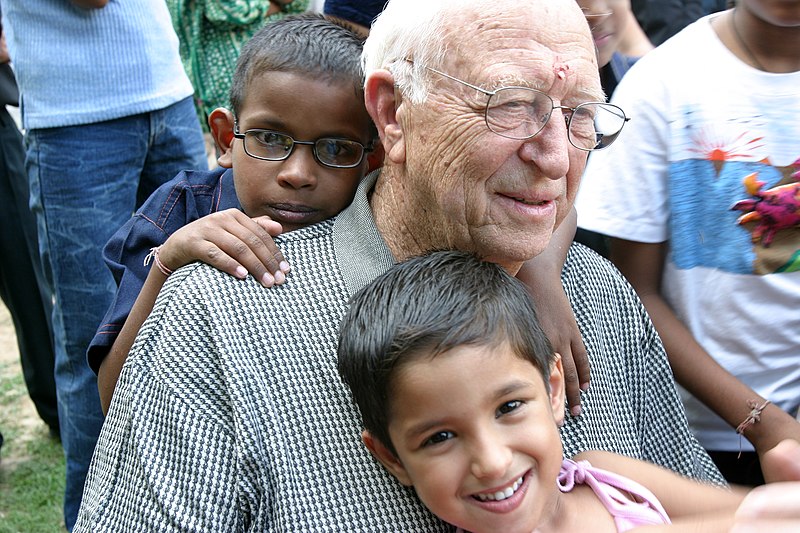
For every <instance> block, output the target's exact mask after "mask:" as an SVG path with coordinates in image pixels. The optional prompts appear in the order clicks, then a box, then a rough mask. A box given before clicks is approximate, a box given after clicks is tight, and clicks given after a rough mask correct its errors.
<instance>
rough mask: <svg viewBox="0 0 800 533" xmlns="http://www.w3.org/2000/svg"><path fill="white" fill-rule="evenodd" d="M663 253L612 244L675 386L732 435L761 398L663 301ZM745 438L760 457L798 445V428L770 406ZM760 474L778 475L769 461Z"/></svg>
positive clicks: (659, 247)
mask: <svg viewBox="0 0 800 533" xmlns="http://www.w3.org/2000/svg"><path fill="white" fill-rule="evenodd" d="M666 251H667V244H666V243H656V244H648V243H639V242H633V241H626V240H622V239H611V260H612V261H613V262H614V264H615V265H616V266H617V268H619V270H620V271H621V272H622V274H623V275H624V276H625V277H626V278H627V279H628V281H629V282H630V283H631V285H633V287H634V289H636V292H637V293H638V295H639V298H641V300H642V303H643V304H644V306H645V308H646V309H647V312H648V314H649V315H650V317H651V318H652V320H653V324H654V325H655V327H656V330H657V331H658V333H659V336H660V337H661V339H662V340H663V342H664V348H665V349H666V351H667V356H668V358H669V362H670V366H671V367H672V370H673V372H674V374H675V379H676V381H677V382H678V383H680V384H681V385H682V386H683V387H685V388H686V389H687V390H688V391H689V392H690V393H691V394H693V395H694V396H695V397H696V398H697V399H699V400H700V401H701V402H703V403H704V404H705V405H706V406H708V407H709V408H710V409H711V410H713V411H714V412H715V413H717V414H718V415H719V416H720V417H722V418H723V419H724V420H725V421H726V422H727V423H728V424H730V426H731V431H733V429H734V428H736V427H737V426H738V425H739V424H740V423H741V422H742V421H744V420H745V419H746V418H747V416H748V414H749V413H750V409H751V408H750V407H749V406H748V401H749V400H755V401H757V402H758V405H762V404H763V403H764V398H762V397H761V396H759V395H758V394H756V392H755V391H753V390H752V389H751V388H750V387H748V386H747V385H745V384H744V383H742V382H741V381H739V379H738V378H736V377H735V376H734V375H732V374H731V373H730V372H728V371H727V370H726V369H724V368H723V367H722V366H720V365H719V364H718V363H717V362H716V361H715V360H714V359H713V358H712V357H711V355H709V354H708V352H706V351H705V350H704V349H703V348H702V347H701V346H700V345H699V344H698V343H697V341H696V340H695V339H694V337H693V336H692V334H691V332H690V331H689V330H688V329H687V327H686V326H685V325H684V324H683V322H681V321H680V320H679V319H678V317H677V316H676V315H675V313H674V312H673V311H672V308H670V306H669V304H667V302H666V300H664V298H663V297H662V296H661V274H662V271H663V268H664V260H665V257H666ZM744 436H745V437H746V438H747V439H748V440H749V441H750V442H751V443H752V444H753V446H754V447H755V449H756V451H757V452H758V454H759V456H762V455H763V454H764V453H765V452H767V451H768V450H770V449H772V448H773V447H775V445H777V444H778V442H780V441H782V440H784V439H795V440H798V441H800V423H798V421H797V420H795V419H794V418H792V417H791V416H790V415H789V414H788V413H786V412H784V411H783V410H782V409H781V408H779V407H776V406H774V405H772V404H770V405H768V406H767V407H766V408H765V409H764V411H763V412H762V413H761V421H760V422H758V423H756V424H751V425H750V426H749V427H748V428H747V429H746V430H745V432H744ZM762 470H763V471H764V475H765V477H767V478H770V477H773V478H774V477H775V476H777V475H779V474H778V473H777V472H772V471H771V470H772V469H771V467H770V463H769V462H767V463H766V464H765V465H763V466H762Z"/></svg>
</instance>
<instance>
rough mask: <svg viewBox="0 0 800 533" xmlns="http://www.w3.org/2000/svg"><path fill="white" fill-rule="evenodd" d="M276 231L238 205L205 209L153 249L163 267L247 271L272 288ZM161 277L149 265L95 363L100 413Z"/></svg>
mask: <svg viewBox="0 0 800 533" xmlns="http://www.w3.org/2000/svg"><path fill="white" fill-rule="evenodd" d="M281 230H282V228H281V226H280V224H278V223H277V222H274V221H272V220H270V219H269V218H268V217H259V218H256V219H251V218H249V217H248V216H247V215H245V214H244V213H242V212H241V211H239V210H238V209H227V210H225V211H219V212H216V213H211V214H210V215H207V216H205V217H202V218H200V219H197V220H195V221H193V222H190V223H189V224H187V225H185V226H184V227H182V228H180V229H179V230H177V231H176V232H175V233H173V234H172V235H171V236H170V237H169V238H168V239H167V240H166V241H165V242H164V244H162V245H161V246H160V247H159V249H158V250H159V251H158V261H160V262H161V264H162V265H164V267H166V268H167V269H169V270H176V269H178V268H180V267H182V266H184V265H188V264H189V263H192V262H195V261H203V262H205V263H208V264H210V265H211V266H213V267H215V268H217V269H218V270H222V271H223V272H227V273H228V274H230V275H232V276H234V277H237V278H240V279H242V278H245V277H246V276H247V274H248V272H249V273H250V274H251V275H252V276H253V277H255V278H256V279H258V280H259V281H260V282H261V284H262V285H264V286H265V287H272V286H273V285H275V284H281V283H283V282H284V280H285V279H286V278H285V275H286V273H287V272H288V271H289V265H288V263H286V260H285V259H284V258H283V255H282V254H281V252H280V250H278V248H277V247H276V246H275V243H274V241H273V240H272V236H273V235H276V236H277V235H280V233H281ZM273 273H274V274H273ZM166 280H167V275H166V274H165V273H163V272H162V271H161V269H159V268H158V267H157V266H156V265H155V264H152V265H151V268H150V271H149V272H148V274H147V278H145V281H144V285H143V286H142V288H141V290H140V291H139V294H138V296H137V297H136V301H135V302H134V304H133V307H132V308H131V310H130V313H129V315H128V317H127V318H126V319H125V323H124V324H123V326H122V329H121V330H120V332H119V335H118V336H117V338H116V339H115V340H114V343H113V344H112V345H111V349H110V350H109V352H108V355H106V357H105V358H104V359H103V361H102V363H100V369H99V371H98V374H97V387H98V391H99V393H100V405H101V407H102V408H103V412H104V413H107V412H108V408H109V406H110V405H111V398H112V396H113V394H114V388H115V387H116V384H117V379H118V378H119V374H120V372H121V370H122V365H123V364H124V363H125V360H126V359H127V357H128V352H129V351H130V349H131V346H133V342H134V340H136V335H137V334H138V333H139V329H140V328H141V327H142V324H144V321H145V320H146V319H147V317H148V315H149V314H150V312H151V311H152V310H153V305H154V304H155V301H156V298H157V297H158V293H159V291H160V290H161V287H162V286H163V285H164V282H165V281H166Z"/></svg>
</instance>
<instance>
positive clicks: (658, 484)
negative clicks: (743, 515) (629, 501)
mask: <svg viewBox="0 0 800 533" xmlns="http://www.w3.org/2000/svg"><path fill="white" fill-rule="evenodd" d="M581 459H585V460H587V461H589V462H590V463H591V464H592V466H595V467H597V468H602V469H604V470H608V471H610V472H614V473H615V474H619V475H622V476H625V477H627V478H629V479H631V480H633V481H635V482H637V483H639V484H640V485H642V486H643V487H645V488H646V489H648V490H649V491H650V492H652V493H653V495H655V497H656V498H657V499H658V501H659V502H660V503H661V505H662V506H663V507H664V510H665V511H666V512H667V516H669V518H670V520H671V521H672V522H673V524H674V525H673V527H669V528H666V529H669V530H670V531H684V530H685V531H709V532H711V531H728V530H729V529H730V527H731V526H732V524H733V520H734V514H735V512H736V509H737V507H739V505H740V504H741V503H742V501H743V500H744V497H745V496H746V494H747V491H746V490H745V489H742V488H733V489H730V490H729V489H726V488H723V487H718V486H714V485H709V484H705V483H700V482H699V481H696V480H692V479H689V478H685V477H683V476H681V475H679V474H677V473H675V472H673V471H672V470H668V469H666V468H663V467H660V466H657V465H654V464H652V463H648V462H646V461H641V460H638V459H632V458H630V457H626V456H623V455H618V454H615V453H611V452H606V451H600V450H592V451H587V452H583V453H580V454H578V455H577V456H575V460H581ZM698 525H702V526H703V527H702V528H701V529H698ZM683 526H685V528H684V527H683ZM640 529H641V531H649V530H654V531H655V530H659V529H663V526H659V527H653V526H648V527H643V528H637V529H636V530H635V531H639V530H640Z"/></svg>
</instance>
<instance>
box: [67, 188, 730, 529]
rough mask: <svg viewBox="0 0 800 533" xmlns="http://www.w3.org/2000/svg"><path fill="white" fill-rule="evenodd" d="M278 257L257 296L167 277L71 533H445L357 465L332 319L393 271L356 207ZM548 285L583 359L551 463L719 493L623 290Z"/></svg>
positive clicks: (592, 273)
mask: <svg viewBox="0 0 800 533" xmlns="http://www.w3.org/2000/svg"><path fill="white" fill-rule="evenodd" d="M370 181H371V182H374V176H373V177H371V180H370ZM369 185H371V183H369V182H368V183H367V184H366V186H369ZM279 246H280V247H281V250H282V251H283V254H284V256H285V257H286V258H287V260H288V261H289V263H290V264H291V265H292V272H291V275H290V277H289V281H288V283H286V284H285V285H282V286H279V287H274V288H272V289H265V288H263V287H261V286H260V285H259V284H258V283H257V282H255V281H254V280H253V279H252V278H248V279H246V280H237V279H235V278H233V277H231V276H228V275H226V274H224V273H221V272H219V271H217V270H215V269H213V268H212V267H209V266H207V265H200V264H194V265H189V266H187V267H184V268H182V269H180V270H178V271H177V272H176V273H175V274H173V275H172V276H170V278H169V280H168V282H167V284H166V285H165V286H164V289H163V290H162V292H161V295H160V296H159V298H158V301H157V303H156V307H155V309H154V310H153V312H152V314H151V316H150V318H149V319H148V320H147V321H146V323H145V325H144V326H143V329H142V331H141V332H140V334H139V336H138V338H137V340H136V343H135V344H134V347H133V349H132V351H131V355H130V356H129V358H128V361H127V362H126V364H125V366H124V368H123V371H122V374H121V376H120V379H119V383H118V385H117V389H116V392H115V394H114V399H113V401H112V404H111V408H110V411H109V414H108V417H107V419H106V423H105V425H104V427H103V431H102V433H101V435H100V440H99V442H98V445H97V449H96V452H95V456H94V460H93V462H92V466H91V469H90V472H89V476H88V478H87V483H86V489H85V493H84V500H83V505H82V507H81V512H80V515H79V519H78V523H77V525H76V527H75V531H76V532H82V531H93V532H104V531H108V532H125V531H137V532H138V531H159V532H166V531H215V532H216V531H275V532H278V531H280V532H289V531H302V532H325V531H346V532H356V531H370V532H380V531H387V532H388V531H402V532H415V531H419V532H435V531H447V530H448V528H447V526H446V525H445V524H442V523H441V522H439V521H438V520H436V519H435V518H434V517H433V516H432V515H430V514H429V513H428V512H427V511H426V510H425V509H424V508H423V507H422V505H421V504H420V503H419V502H418V501H417V500H416V498H415V497H414V495H413V492H412V491H411V490H410V489H407V488H405V487H402V486H401V485H400V484H399V483H397V482H396V481H395V480H394V478H392V477H390V476H389V475H388V474H387V473H385V472H384V470H383V469H382V467H381V466H380V465H379V464H378V463H377V462H375V461H374V460H373V459H372V458H371V457H370V455H369V453H368V452H367V451H366V449H365V448H364V447H363V445H362V443H361V441H360V424H359V419H358V413H357V411H356V408H355V407H354V405H353V404H352V402H351V399H350V396H349V393H348V391H347V390H346V388H345V386H344V385H343V383H342V382H341V381H340V379H339V377H338V374H337V372H336V361H335V357H336V342H337V333H338V325H339V321H340V319H341V317H342V316H343V314H344V311H345V309H346V305H347V301H348V300H349V298H350V296H351V295H352V294H353V292H354V291H355V290H357V289H358V288H360V286H362V285H363V284H364V283H366V282H367V281H368V280H369V276H370V275H374V274H375V273H377V272H381V271H384V270H386V269H387V268H389V267H390V266H391V263H392V259H391V254H390V253H389V251H388V249H387V248H386V245H385V243H384V242H383V241H382V240H381V239H380V236H379V235H378V233H377V230H376V228H375V226H374V223H373V222H372V217H371V214H370V211H369V206H368V204H367V201H366V195H365V192H364V190H360V191H359V193H358V195H357V200H356V202H355V203H354V205H353V206H351V208H349V209H348V210H346V211H345V212H343V213H342V214H340V215H339V217H337V219H336V220H335V221H327V222H324V223H321V224H318V225H316V226H312V227H309V228H305V229H302V230H298V231H296V232H292V233H289V234H287V235H285V236H282V237H281V238H280V239H279ZM365 273H366V274H365ZM563 276H564V278H563V279H564V284H565V287H566V289H567V291H568V293H569V295H570V298H572V301H573V302H574V306H575V311H576V314H577V317H578V321H579V325H580V327H581V330H582V331H583V333H584V335H585V341H586V345H587V349H588V350H589V353H590V356H591V358H592V361H591V362H592V384H591V387H590V390H589V391H588V392H587V393H585V396H584V412H585V414H584V415H583V416H581V417H580V418H578V419H572V418H570V419H569V420H568V421H567V423H566V425H565V427H564V428H563V437H564V442H565V447H566V449H565V452H566V453H567V454H570V455H571V454H574V453H577V452H580V451H582V450H586V449H592V448H602V449H607V450H612V451H616V452H620V453H624V454H626V455H630V456H633V457H641V458H644V459H648V460H651V461H653V462H656V463H659V464H662V465H664V466H667V467H669V468H672V469H674V470H676V471H678V472H681V473H683V474H686V475H690V476H695V477H699V478H703V479H709V478H710V479H717V480H718V479H720V478H719V477H718V476H719V475H718V473H717V472H716V469H715V468H714V467H713V465H712V464H711V463H710V460H709V459H708V456H707V455H706V454H705V453H704V452H703V450H702V449H701V448H700V447H699V445H698V444H697V443H696V441H695V440H694V439H693V438H692V437H691V435H690V433H689V430H688V428H687V426H686V420H685V417H684V415H683V411H682V408H681V406H680V401H679V399H678V397H677V394H676V392H675V388H674V385H673V383H672V377H671V374H670V372H669V368H668V366H667V363H666V358H665V355H664V352H663V348H662V347H661V344H660V341H658V338H657V336H656V334H655V332H654V329H653V327H652V325H651V324H650V322H649V319H648V318H647V315H646V314H645V312H644V310H643V308H642V306H641V304H640V303H639V302H638V299H636V296H635V294H634V293H633V291H632V290H631V289H630V287H629V286H628V285H627V284H626V283H625V282H624V280H622V278H621V276H620V275H619V274H618V273H617V272H616V271H615V270H614V269H613V267H612V266H610V264H609V263H607V262H604V261H603V260H602V259H600V258H599V257H597V256H596V255H594V254H593V253H592V252H590V251H588V250H586V249H584V248H582V247H580V246H574V247H573V249H572V250H571V252H570V254H569V258H568V262H567V265H566V267H565V269H564V275H563Z"/></svg>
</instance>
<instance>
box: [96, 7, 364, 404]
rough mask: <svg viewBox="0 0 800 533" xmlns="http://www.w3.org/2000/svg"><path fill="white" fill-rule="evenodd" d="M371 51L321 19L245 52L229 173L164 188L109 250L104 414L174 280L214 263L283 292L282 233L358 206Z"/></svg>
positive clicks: (193, 174)
mask: <svg viewBox="0 0 800 533" xmlns="http://www.w3.org/2000/svg"><path fill="white" fill-rule="evenodd" d="M301 43H305V44H308V46H306V45H305V44H301ZM361 49H362V41H361V39H360V38H359V37H358V36H356V35H355V34H353V33H352V32H350V31H349V30H347V29H345V28H343V27H341V26H339V25H336V24H333V23H331V22H329V21H327V20H325V19H324V18H322V17H321V16H319V15H304V16H298V17H292V18H289V19H286V20H282V21H278V22H275V23H273V24H270V25H269V26H267V27H266V28H265V29H262V30H261V31H259V32H258V33H257V34H256V35H255V36H254V37H253V38H252V39H251V40H250V41H248V43H247V44H246V45H245V46H244V47H243V49H242V54H241V56H240V59H239V63H238V65H237V70H236V74H235V76H234V79H233V87H232V89H231V108H232V112H231V111H229V110H227V109H223V108H220V109H217V110H215V111H214V112H212V113H211V116H210V118H209V124H210V126H211V131H212V134H213V136H214V140H215V142H216V143H217V145H218V147H219V149H220V154H221V155H220V156H219V158H218V162H219V165H220V166H219V167H218V168H217V169H215V170H212V171H186V172H181V173H180V174H179V175H177V176H176V177H175V178H174V179H173V180H172V181H170V182H169V183H166V184H165V185H163V186H162V187H161V188H160V189H159V190H158V191H156V192H155V193H154V194H153V195H152V196H151V197H150V198H149V199H148V200H147V202H145V204H144V205H143V206H142V208H141V209H140V210H139V211H138V212H137V213H136V215H135V216H134V217H133V218H131V220H129V221H128V222H127V223H126V224H125V225H124V226H123V227H122V228H120V229H119V231H117V233H116V234H115V235H114V236H113V237H112V238H111V240H110V241H109V242H108V244H107V245H106V247H105V250H104V252H103V253H104V256H105V260H106V263H107V264H108V265H109V268H111V270H112V272H113V274H114V279H115V280H116V281H117V284H118V286H119V288H118V290H117V294H116V297H115V300H114V303H113V304H112V306H111V307H110V308H109V310H108V311H107V313H106V316H105V318H104V319H103V321H102V322H101V324H100V327H99V329H98V331H97V333H96V335H95V337H94V339H93V340H92V343H91V345H90V346H89V350H88V358H89V364H90V366H91V367H92V368H93V369H94V370H95V371H96V372H98V385H99V389H100V396H101V403H102V405H103V410H104V411H107V410H108V407H109V404H110V402H111V396H112V394H113V391H114V386H115V384H116V380H117V377H118V375H119V372H120V370H121V368H122V364H123V363H124V361H125V358H126V357H127V354H128V351H129V349H130V347H131V346H132V344H133V341H134V339H135V337H136V334H137V333H138V331H139V328H140V327H141V325H142V324H143V323H144V320H145V319H146V318H147V316H148V314H149V313H150V311H151V310H152V308H153V304H154V303H155V299H156V296H157V295H158V292H159V290H160V289H161V287H162V285H163V284H164V283H165V282H166V280H167V277H168V276H169V274H171V273H172V272H173V271H174V270H176V269H178V268H180V267H182V266H184V265H187V264H189V263H191V262H194V261H203V262H206V263H209V264H211V265H213V266H214V267H216V268H218V269H220V270H222V271H225V272H227V273H229V274H231V275H233V276H235V277H237V278H245V277H247V275H248V272H249V273H250V274H252V275H253V276H254V277H255V278H256V279H258V280H259V281H260V282H261V283H262V285H264V286H265V287H272V286H273V285H275V284H281V283H283V282H284V280H285V279H286V274H287V273H288V271H289V265H288V264H287V263H286V261H285V260H284V259H283V256H282V255H281V253H280V251H279V250H278V249H277V248H276V247H275V244H274V243H273V241H272V236H276V235H279V234H280V233H281V232H285V231H292V230H295V229H297V228H301V227H304V226H308V225H311V224H314V223H316V222H320V221H322V220H325V219H327V218H330V217H332V216H334V215H336V214H337V213H339V211H341V210H342V209H344V208H345V207H346V206H347V205H349V204H350V201H351V200H352V198H353V195H354V194H355V189H356V187H357V186H358V184H359V182H360V181H361V178H362V177H363V176H364V175H365V174H366V172H367V169H368V167H369V165H370V164H369V162H368V156H369V155H370V153H371V151H372V146H373V141H374V139H375V130H374V127H373V126H372V121H371V120H370V118H369V115H367V112H366V109H365V108H364V97H363V89H362V87H361V82H362V76H361V69H360V66H359V58H360V54H361ZM287 57H289V58H290V59H286V58H287ZM151 264H152V266H155V267H156V268H150V265H151Z"/></svg>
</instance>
